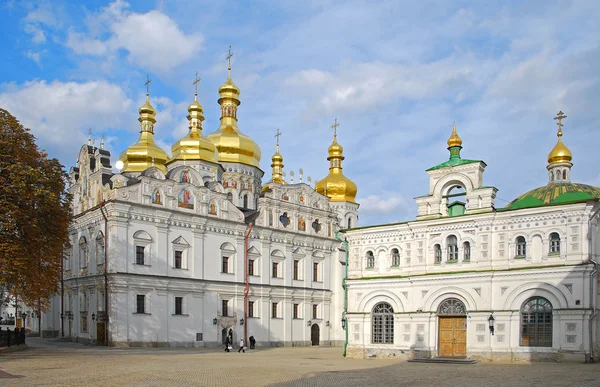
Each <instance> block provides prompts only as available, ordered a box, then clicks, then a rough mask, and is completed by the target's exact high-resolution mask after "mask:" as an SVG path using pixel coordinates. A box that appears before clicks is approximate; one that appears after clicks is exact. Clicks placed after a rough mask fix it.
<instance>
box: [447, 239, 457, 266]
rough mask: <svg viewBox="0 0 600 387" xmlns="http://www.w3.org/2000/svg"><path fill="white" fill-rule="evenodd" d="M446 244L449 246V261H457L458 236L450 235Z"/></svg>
mask: <svg viewBox="0 0 600 387" xmlns="http://www.w3.org/2000/svg"><path fill="white" fill-rule="evenodd" d="M446 243H447V245H448V261H457V260H458V241H457V240H456V236H454V235H449V236H448V238H446Z"/></svg>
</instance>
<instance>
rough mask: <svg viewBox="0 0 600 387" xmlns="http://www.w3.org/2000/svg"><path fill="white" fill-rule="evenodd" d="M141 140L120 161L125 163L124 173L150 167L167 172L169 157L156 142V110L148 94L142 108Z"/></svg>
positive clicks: (140, 120) (123, 154)
mask: <svg viewBox="0 0 600 387" xmlns="http://www.w3.org/2000/svg"><path fill="white" fill-rule="evenodd" d="M139 113H140V117H139V118H138V121H139V122H140V138H139V140H138V142H137V143H135V144H133V145H131V146H130V147H129V148H127V149H126V150H125V151H124V152H123V153H121V156H120V157H119V160H121V161H122V162H123V170H122V172H123V173H127V172H143V171H145V170H146V169H148V168H150V167H156V168H159V169H160V170H162V171H163V172H167V168H166V167H165V163H166V162H167V161H169V156H168V155H167V152H165V151H164V150H163V149H162V148H160V147H159V146H158V145H156V143H155V142H154V124H155V123H156V118H155V117H156V110H155V109H154V107H153V106H152V105H151V104H150V96H149V94H148V93H146V102H145V103H144V104H143V105H142V107H140V110H139Z"/></svg>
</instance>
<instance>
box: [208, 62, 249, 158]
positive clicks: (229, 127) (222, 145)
mask: <svg viewBox="0 0 600 387" xmlns="http://www.w3.org/2000/svg"><path fill="white" fill-rule="evenodd" d="M239 95H240V89H239V88H238V87H237V86H236V85H235V83H233V81H232V80H231V72H230V73H229V74H228V76H227V81H225V83H224V84H223V85H222V86H221V87H220V88H219V101H218V102H219V105H221V124H220V125H219V128H218V129H217V131H215V132H214V133H211V134H209V135H208V136H206V138H208V139H209V140H210V141H211V142H212V143H213V144H215V147H216V148H217V152H218V153H219V155H218V161H219V162H228V163H242V164H247V165H251V166H254V167H256V168H260V158H261V151H260V147H259V146H258V145H257V144H256V143H255V142H254V141H253V140H252V139H251V138H250V137H248V136H246V135H245V134H243V133H242V132H241V131H240V129H239V128H238V126H237V107H238V106H239V105H240V100H239Z"/></svg>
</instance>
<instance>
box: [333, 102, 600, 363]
mask: <svg viewBox="0 0 600 387" xmlns="http://www.w3.org/2000/svg"><path fill="white" fill-rule="evenodd" d="M564 118H566V116H565V115H564V114H563V113H562V112H559V113H558V115H557V117H555V120H557V124H558V141H557V144H556V146H555V147H554V149H552V151H551V152H550V154H549V155H548V164H547V167H546V169H547V172H546V174H547V176H548V182H547V184H546V185H543V186H541V187H539V188H536V189H534V190H531V191H529V192H527V193H524V194H523V195H521V196H519V197H517V198H516V199H515V200H513V201H512V202H510V203H509V204H508V205H507V206H506V207H504V208H496V207H495V205H494V199H495V197H496V192H497V189H496V188H495V187H493V186H486V185H484V183H483V173H484V171H485V167H486V164H485V162H483V161H481V160H469V159H465V158H463V157H462V155H461V150H462V139H461V138H460V137H459V135H458V133H457V130H456V126H454V129H453V131H452V134H451V136H450V138H449V140H448V150H449V152H450V155H449V158H448V160H447V161H445V162H443V163H441V164H438V165H435V166H433V167H431V168H429V169H427V174H428V175H429V190H428V192H427V193H426V194H425V195H423V196H420V197H417V198H416V199H415V200H416V202H417V206H418V213H417V217H416V219H414V220H411V221H407V222H402V223H396V224H385V225H377V226H367V227H355V228H354V229H349V230H342V232H340V235H341V236H342V237H343V238H344V239H345V241H344V244H345V245H346V246H345V249H344V250H345V251H346V254H347V255H346V257H345V261H346V263H347V266H346V268H347V270H348V276H347V277H348V279H347V281H346V285H347V291H348V296H347V297H348V304H347V307H346V308H345V309H344V310H343V311H342V314H343V319H344V322H345V323H344V325H345V326H346V328H347V329H348V331H347V337H348V339H347V340H348V341H347V345H348V347H347V355H348V356H350V357H357V358H363V357H390V356H392V357H393V356H397V357H399V358H403V357H404V358H407V359H413V360H415V359H417V361H419V359H420V361H423V360H425V359H427V361H437V359H433V360H432V359H431V358H466V359H471V360H479V361H540V360H541V361H544V360H545V361H577V362H584V361H586V362H590V361H598V357H599V356H600V338H599V333H598V332H599V330H600V329H599V327H600V318H598V316H597V315H598V308H600V303H599V301H598V275H597V272H598V263H597V261H596V260H597V257H598V254H599V253H600V243H599V237H600V233H599V229H598V218H599V216H598V214H599V212H600V203H599V201H598V199H600V188H596V187H592V186H589V185H584V184H577V183H572V182H571V168H572V166H573V164H572V154H571V152H570V151H569V149H568V148H567V147H566V146H565V144H564V143H563V142H562V135H563V132H562V127H563V124H562V120H563V119H564Z"/></svg>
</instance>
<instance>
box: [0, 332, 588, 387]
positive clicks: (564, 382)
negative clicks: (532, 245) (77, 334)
mask: <svg viewBox="0 0 600 387" xmlns="http://www.w3.org/2000/svg"><path fill="white" fill-rule="evenodd" d="M28 343H29V345H30V346H31V348H29V349H27V350H24V351H18V352H11V353H5V354H2V355H1V356H0V370H1V371H0V379H2V385H8V386H175V385H176V386H286V387H288V386H289V387H292V386H351V387H357V386H453V387H456V386H467V387H469V386H473V387H475V386H477V387H482V386H544V387H548V386H573V387H575V386H585V387H592V386H600V365H598V364H569V363H561V364H556V363H538V364H476V365H451V364H417V363H407V362H401V361H398V360H393V359H390V360H388V359H385V360H354V359H344V358H342V357H341V349H340V348H316V347H313V348H273V349H259V350H254V351H247V352H246V353H245V354H243V353H237V351H234V352H230V353H225V352H222V351H217V350H205V349H115V348H104V347H85V346H82V345H78V344H72V343H55V342H49V341H46V340H41V339H28ZM11 376H20V377H16V378H14V377H11Z"/></svg>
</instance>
